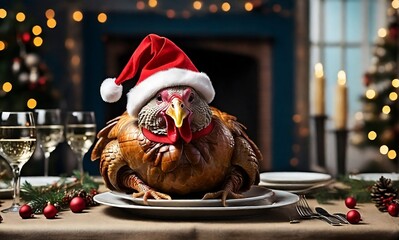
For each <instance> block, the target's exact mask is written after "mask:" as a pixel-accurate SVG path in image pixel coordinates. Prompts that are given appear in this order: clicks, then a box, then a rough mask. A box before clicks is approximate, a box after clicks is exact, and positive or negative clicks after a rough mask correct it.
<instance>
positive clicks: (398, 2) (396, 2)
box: [391, 0, 399, 9]
mask: <svg viewBox="0 0 399 240" xmlns="http://www.w3.org/2000/svg"><path fill="white" fill-rule="evenodd" d="M391 5H392V7H393V8H395V9H399V0H393V1H392V3H391Z"/></svg>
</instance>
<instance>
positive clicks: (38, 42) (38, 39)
mask: <svg viewBox="0 0 399 240" xmlns="http://www.w3.org/2000/svg"><path fill="white" fill-rule="evenodd" d="M33 44H34V45H35V46H36V47H40V46H41V45H43V38H41V37H35V38H34V39H33Z"/></svg>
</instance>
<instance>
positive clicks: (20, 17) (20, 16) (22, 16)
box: [15, 12, 26, 22]
mask: <svg viewBox="0 0 399 240" xmlns="http://www.w3.org/2000/svg"><path fill="white" fill-rule="evenodd" d="M25 18H26V16H25V13H23V12H19V13H17V14H16V15H15V19H17V21H18V22H23V21H25Z"/></svg>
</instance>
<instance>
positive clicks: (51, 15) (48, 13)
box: [45, 8, 55, 19]
mask: <svg viewBox="0 0 399 240" xmlns="http://www.w3.org/2000/svg"><path fill="white" fill-rule="evenodd" d="M45 15H46V18H47V19H51V18H54V17H55V12H54V10H53V9H51V8H50V9H47V10H46V13H45Z"/></svg>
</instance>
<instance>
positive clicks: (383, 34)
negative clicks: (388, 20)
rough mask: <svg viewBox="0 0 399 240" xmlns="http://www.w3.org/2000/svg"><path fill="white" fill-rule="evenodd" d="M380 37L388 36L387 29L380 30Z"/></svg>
mask: <svg viewBox="0 0 399 240" xmlns="http://www.w3.org/2000/svg"><path fill="white" fill-rule="evenodd" d="M378 36H379V37H380V38H384V37H386V36H387V30H386V29H385V28H380V29H378Z"/></svg>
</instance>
